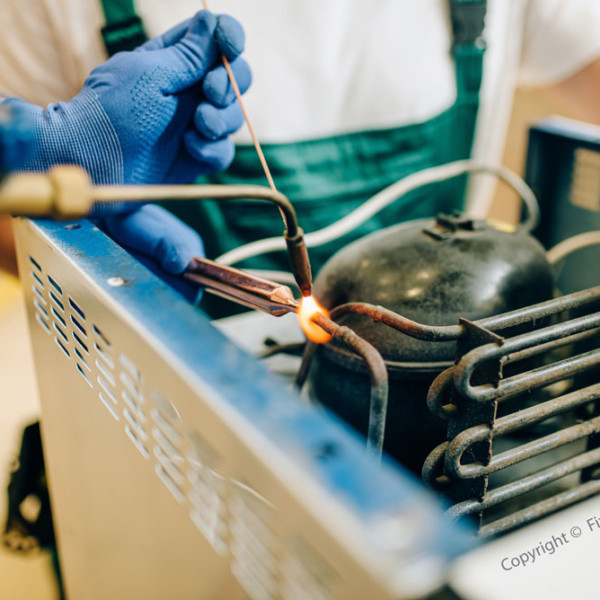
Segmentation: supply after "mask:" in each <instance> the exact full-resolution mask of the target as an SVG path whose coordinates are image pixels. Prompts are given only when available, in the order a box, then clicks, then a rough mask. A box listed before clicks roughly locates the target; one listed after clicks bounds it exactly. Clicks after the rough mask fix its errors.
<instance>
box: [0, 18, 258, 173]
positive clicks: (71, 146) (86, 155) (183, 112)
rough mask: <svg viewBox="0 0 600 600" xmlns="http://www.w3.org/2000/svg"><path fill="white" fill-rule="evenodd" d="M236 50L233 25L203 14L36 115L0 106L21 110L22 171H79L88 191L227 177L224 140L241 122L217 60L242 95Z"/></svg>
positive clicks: (112, 62) (240, 43) (243, 70)
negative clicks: (29, 140) (30, 152)
mask: <svg viewBox="0 0 600 600" xmlns="http://www.w3.org/2000/svg"><path fill="white" fill-rule="evenodd" d="M243 47H244V34H243V30H242V28H241V26H240V25H239V23H238V22H237V21H236V20H235V19H233V18H231V17H228V16H226V15H221V16H219V17H217V16H215V15H213V14H212V13H210V12H208V11H201V12H199V13H198V14H196V15H195V16H194V18H192V19H190V20H189V21H186V22H184V23H181V24H180V25H178V26H176V27H174V28H173V29H171V30H170V31H168V32H167V33H165V34H164V35H162V36H159V37H157V38H154V39H152V40H150V41H149V42H146V43H145V44H143V45H142V46H140V47H139V48H138V49H137V50H135V51H134V52H119V53H118V54H115V55H114V56H113V57H112V58H111V59H109V60H108V61H107V62H106V63H104V64H102V65H100V66H99V67H96V68H95V69H94V70H93V71H92V72H91V73H90V75H89V77H88V78H87V79H86V81H85V83H84V86H83V89H82V90H81V92H80V93H79V94H77V96H75V97H74V98H73V99H72V100H70V101H69V102H59V103H58V104H56V105H52V104H51V105H50V106H48V108H47V109H46V110H43V109H42V108H40V107H37V106H32V105H28V104H25V103H23V102H21V101H20V100H17V99H9V100H6V101H5V103H7V104H8V105H9V106H10V105H11V104H13V105H14V104H15V103H16V104H19V105H20V108H21V112H22V113H24V114H25V116H26V118H27V119H29V120H30V121H31V123H32V124H33V128H34V131H35V143H36V145H37V148H38V152H37V153H36V156H35V157H34V158H33V159H31V160H27V161H25V163H24V164H23V165H22V168H23V169H25V170H36V171H40V170H41V171H43V170H46V169H47V168H48V167H49V166H51V165H53V164H77V165H80V166H82V167H84V168H85V169H86V170H87V171H88V172H89V173H90V176H91V178H92V180H93V181H94V182H95V183H189V182H191V181H193V180H194V179H196V178H197V177H198V176H199V175H202V174H206V173H210V172H214V171H219V170H223V169H225V168H227V167H228V166H229V164H230V163H231V161H232V160H233V154H234V149H233V142H232V141H231V140H230V139H229V138H228V136H229V134H231V133H233V132H234V131H236V130H237V129H238V128H239V127H240V126H241V125H242V123H243V116H242V112H241V109H240V107H239V105H238V103H237V101H236V100H235V96H234V94H233V90H232V89H231V85H230V83H229V80H228V78H227V75H226V72H225V69H224V67H223V66H222V64H221V58H220V57H221V53H223V54H225V56H227V58H228V59H229V60H230V61H231V67H232V69H233V71H234V74H235V76H236V79H237V81H238V84H239V87H240V91H242V92H245V91H246V90H247V89H248V87H249V85H250V82H251V74H250V69H249V67H248V64H247V63H246V62H245V61H244V59H243V58H241V57H239V54H240V53H241V52H242V50H243Z"/></svg>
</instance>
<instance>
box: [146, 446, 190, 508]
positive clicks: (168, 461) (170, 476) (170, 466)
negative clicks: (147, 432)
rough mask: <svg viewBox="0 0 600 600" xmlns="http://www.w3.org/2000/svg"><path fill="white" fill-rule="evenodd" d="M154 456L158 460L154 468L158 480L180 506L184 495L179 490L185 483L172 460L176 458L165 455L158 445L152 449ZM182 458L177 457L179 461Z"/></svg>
mask: <svg viewBox="0 0 600 600" xmlns="http://www.w3.org/2000/svg"><path fill="white" fill-rule="evenodd" d="M153 452H154V456H155V457H156V459H157V460H158V464H157V465H156V467H155V471H156V474H157V475H158V476H159V477H160V480H161V481H162V482H163V483H164V484H165V485H166V486H167V488H168V489H169V491H170V492H171V493H172V494H173V496H175V499H176V500H177V502H179V503H180V504H181V503H183V501H184V500H185V493H184V492H183V490H182V489H181V486H183V485H184V483H185V477H184V476H183V474H182V473H181V471H180V470H179V469H178V468H177V465H176V464H175V463H174V460H177V457H171V456H169V455H167V454H166V453H165V452H164V451H163V450H162V449H161V448H160V446H158V445H155V446H154V448H153ZM182 458H183V457H181V455H179V459H180V461H181V460H182Z"/></svg>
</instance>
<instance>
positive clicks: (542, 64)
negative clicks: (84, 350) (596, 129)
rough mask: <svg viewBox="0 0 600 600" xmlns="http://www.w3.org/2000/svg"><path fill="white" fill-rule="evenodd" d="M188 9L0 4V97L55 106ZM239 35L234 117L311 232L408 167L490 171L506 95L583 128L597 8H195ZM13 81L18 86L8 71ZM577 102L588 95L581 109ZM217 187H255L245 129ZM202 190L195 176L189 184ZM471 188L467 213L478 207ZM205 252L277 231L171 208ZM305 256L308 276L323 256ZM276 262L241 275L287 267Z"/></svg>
mask: <svg viewBox="0 0 600 600" xmlns="http://www.w3.org/2000/svg"><path fill="white" fill-rule="evenodd" d="M197 4H198V3H197V1H192V0H174V1H173V2H169V3H164V2H159V1H156V0H135V2H133V1H131V2H115V1H114V0H102V1H100V0H65V2H63V3H62V4H61V10H60V11H57V10H56V9H55V5H54V3H52V2H51V1H50V0H44V1H40V0H5V1H4V2H3V3H2V6H1V7H0V11H1V13H0V22H1V23H10V24H11V27H9V28H7V30H6V32H4V35H3V36H2V38H1V39H0V57H1V59H2V62H3V65H4V66H3V69H2V73H0V89H3V90H5V91H6V90H8V91H10V92H11V93H14V94H17V95H19V96H21V97H26V98H29V99H30V100H32V101H34V102H36V103H46V102H48V101H53V100H56V99H60V98H69V97H71V96H72V95H73V94H74V93H76V92H77V91H78V89H79V87H80V85H81V82H82V81H83V80H84V78H85V76H86V74H87V72H88V71H89V70H90V69H91V68H93V67H94V66H95V65H97V64H98V63H100V62H102V61H103V60H105V58H106V56H107V53H108V52H111V51H114V50H115V49H118V48H120V47H123V45H126V44H128V43H129V44H135V43H139V41H140V40H141V39H144V37H145V36H146V34H151V35H154V34H157V33H159V32H160V31H162V30H163V29H164V28H165V27H166V26H167V25H169V24H170V23H172V22H173V21H176V20H179V19H182V18H183V17H184V16H186V15H188V14H189V13H190V12H192V11H193V10H195V7H196V6H197ZM209 4H210V8H211V9H212V10H214V11H215V12H225V13H228V14H231V15H233V16H235V17H236V18H237V19H238V20H239V21H240V22H241V23H242V25H243V27H244V29H245V30H246V34H247V39H248V43H247V49H246V53H245V57H246V58H247V60H248V62H249V64H250V65H251V67H252V70H253V73H254V76H255V84H254V85H253V87H252V89H251V90H250V91H249V93H248V94H247V95H246V105H247V111H248V113H249V115H250V117H251V119H252V122H253V126H254V129H255V131H256V133H257V136H258V138H259V139H260V140H261V142H262V146H263V150H264V152H265V155H266V158H267V162H268V164H269V165H270V168H271V171H272V174H273V178H274V181H275V184H276V186H277V187H278V189H280V191H282V192H283V193H285V194H286V195H288V196H289V197H290V199H291V200H292V201H293V203H294V205H295V207H296V210H297V212H298V215H299V222H300V224H301V225H302V227H303V228H304V229H305V230H306V231H307V232H310V231H314V230H317V229H320V228H322V227H324V226H325V225H328V224H330V223H332V222H334V221H335V220H337V219H339V218H340V217H341V216H343V215H344V214H347V213H348V212H349V211H351V210H352V209H353V208H355V207H356V206H358V205H360V204H361V203H362V202H364V201H365V200H366V199H367V198H369V197H370V196H372V195H373V194H374V193H376V192H377V191H379V190H380V189H382V188H383V187H385V186H386V185H388V184H390V183H392V182H394V181H396V180H397V179H399V178H401V177H403V176H405V175H407V174H408V173H411V172H413V171H416V170H419V169H422V168H424V167H428V166H433V165H438V164H441V163H445V162H449V161H452V160H456V159H461V158H466V157H468V156H469V155H471V156H473V157H475V158H479V159H484V160H488V161H492V162H494V161H497V160H498V159H499V157H500V155H501V150H502V144H503V140H504V135H505V130H506V127H507V124H508V119H509V114H510V107H511V102H512V98H513V94H514V91H515V88H516V86H517V85H524V86H530V87H538V88H546V89H547V91H548V93H549V94H552V95H553V96H554V97H557V98H559V99H560V100H564V101H565V102H566V105H567V106H568V107H569V108H570V109H572V110H574V111H575V112H576V114H577V115H578V116H580V117H581V118H583V119H585V120H589V121H593V120H597V119H598V115H597V111H598V110H600V108H599V104H598V102H597V101H595V99H596V98H597V97H598V93H595V94H592V93H588V90H597V88H598V82H599V81H600V76H599V74H598V73H599V70H600V62H598V57H599V56H600V37H598V35H597V31H598V25H599V24H600V3H598V2H596V1H595V0H571V1H569V2H563V1H561V0H488V1H487V2H485V1H482V0H419V1H417V0H414V1H408V0H402V1H400V2H399V1H398V0H375V1H373V2H360V1H358V0H344V1H341V0H304V1H303V2H294V1H292V0H288V1H287V2H286V1H283V2H282V1H281V0H254V2H246V1H245V0H210V3H209ZM23 73H26V74H27V77H23V76H22V75H23ZM590 98H592V100H590ZM234 139H235V141H236V143H237V150H236V156H235V159H234V161H233V163H232V165H231V167H230V168H229V169H228V170H227V171H225V172H222V173H219V174H216V175H212V176H210V177H209V178H208V179H209V180H210V181H212V182H217V183H232V182H233V183H242V182H243V183H259V184H265V183H266V180H265V178H264V174H263V172H262V169H261V167H260V164H259V162H258V160H257V158H256V155H255V152H254V149H253V148H252V146H251V144H250V139H249V134H248V131H247V129H246V128H242V129H241V130H240V132H239V133H238V134H236V136H235V137H234ZM205 180H206V178H205ZM487 184H488V182H487V181H482V182H480V183H477V185H473V186H470V188H469V199H468V207H469V210H470V211H471V212H473V213H474V214H477V215H479V216H481V215H483V214H485V212H486V210H487V207H488V205H489V193H488V191H489V190H488V189H487ZM462 189H463V182H460V181H458V182H456V181H455V182H451V183H448V184H445V185H436V186H431V187H429V188H427V189H424V190H420V191H418V192H414V193H412V194H411V195H409V196H407V197H405V198H403V199H402V200H400V201H398V202H396V203H395V204H394V205H393V206H391V207H389V208H388V209H386V210H384V211H383V212H381V213H380V214H379V215H377V216H375V217H374V218H373V219H371V220H370V221H368V222H367V223H366V224H364V226H362V227H361V228H360V230H358V231H356V232H354V236H356V235H362V234H364V233H367V232H369V231H373V230H377V229H379V228H380V227H382V226H387V225H390V224H393V223H394V222H397V221H401V220H406V219H412V218H418V217H423V216H429V215H432V214H434V213H436V212H438V211H440V210H445V211H448V210H450V209H452V208H454V207H461V206H463V194H462ZM173 210H174V212H175V213H176V214H178V215H180V216H182V218H185V220H186V222H188V223H190V224H192V225H193V226H194V227H195V228H196V229H198V230H199V231H200V232H201V233H202V236H203V238H204V241H205V246H206V250H207V255H208V256H209V257H215V256H218V255H220V254H222V253H223V252H224V251H226V250H229V249H231V248H234V247H237V246H239V245H241V244H243V243H245V242H248V241H252V240H256V239H259V238H262V237H270V236H274V235H279V234H281V229H282V227H281V222H280V220H279V216H278V215H277V212H276V211H272V209H271V207H267V206H264V205H262V204H256V203H253V202H247V203H245V202H243V203H236V204H235V205H233V204H232V205H222V204H221V205H217V204H216V203H215V204H211V203H206V202H202V203H198V204H197V205H196V206H194V207H193V208H190V205H189V204H188V203H186V205H185V207H184V206H183V204H181V205H177V206H176V207H175V208H174V209H173ZM351 238H352V236H346V237H345V238H344V239H342V240H339V241H338V242H337V243H335V244H333V243H332V244H328V245H327V246H324V247H320V248H312V249H311V250H310V256H311V262H312V264H313V270H315V271H316V270H318V267H319V265H320V264H321V263H322V262H323V261H324V260H325V259H326V258H327V257H328V256H329V255H330V254H331V252H332V251H333V250H334V249H335V248H336V247H337V246H338V245H343V244H345V243H347V242H348V241H349V240H350V239H351ZM286 261H287V259H286V257H285V255H284V254H283V253H280V255H279V256H277V255H269V256H265V257H262V258H260V259H257V260H255V261H254V262H253V263H243V264H242V266H245V265H250V264H252V265H253V266H263V267H273V266H287V262H286Z"/></svg>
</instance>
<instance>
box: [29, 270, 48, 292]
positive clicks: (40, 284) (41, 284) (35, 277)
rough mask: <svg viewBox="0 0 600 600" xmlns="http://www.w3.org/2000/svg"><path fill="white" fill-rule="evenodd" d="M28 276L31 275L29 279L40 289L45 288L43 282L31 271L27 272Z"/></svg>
mask: <svg viewBox="0 0 600 600" xmlns="http://www.w3.org/2000/svg"><path fill="white" fill-rule="evenodd" d="M29 274H30V275H31V278H32V279H33V280H34V281H35V282H36V283H37V284H38V285H39V286H40V287H41V288H42V289H44V288H45V287H46V286H45V285H44V282H43V281H42V280H41V279H40V278H39V277H38V276H37V275H36V273H34V272H33V271H29Z"/></svg>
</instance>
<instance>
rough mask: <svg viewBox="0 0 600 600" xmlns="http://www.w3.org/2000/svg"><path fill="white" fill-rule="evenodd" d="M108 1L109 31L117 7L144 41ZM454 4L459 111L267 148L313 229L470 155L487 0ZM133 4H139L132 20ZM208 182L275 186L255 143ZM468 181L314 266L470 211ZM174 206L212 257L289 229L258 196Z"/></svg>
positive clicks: (269, 258)
mask: <svg viewBox="0 0 600 600" xmlns="http://www.w3.org/2000/svg"><path fill="white" fill-rule="evenodd" d="M103 5H104V10H105V14H106V15H107V27H108V28H109V30H110V31H112V32H113V35H114V31H115V30H116V28H115V27H114V23H115V20H114V19H111V18H109V17H111V14H112V12H113V11H112V9H111V6H114V5H118V6H119V18H120V19H121V20H122V21H124V22H125V24H126V27H125V29H126V30H127V29H128V30H129V31H130V33H131V32H132V31H133V35H132V39H135V35H136V29H135V28H136V27H137V26H139V27H141V21H139V19H137V17H136V16H135V13H134V12H133V0H103ZM449 6H450V15H451V21H452V30H453V43H452V47H451V49H450V50H451V52H452V55H453V57H454V62H455V69H456V84H457V97H456V101H455V103H454V104H453V105H452V106H451V107H450V108H448V109H447V110H445V111H444V112H442V113H441V114H439V115H437V116H436V117H434V118H432V119H430V120H428V121H425V122H422V123H415V124H412V125H407V126H402V127H397V128H391V129H384V130H374V131H361V132H357V133H349V134H344V135H337V136H333V137H327V138H321V139H316V140H309V141H304V142H298V143H291V144H263V145H262V147H263V151H264V153H265V156H266V159H267V162H268V164H269V166H270V169H271V172H272V175H273V179H274V180H275V184H276V186H277V189H278V190H279V191H281V192H282V193H284V194H285V195H286V196H288V197H289V198H290V200H291V201H292V202H293V204H294V206H295V208H296V212H297V214H298V221H299V224H300V226H301V227H302V228H303V229H304V231H305V232H306V233H309V232H311V231H316V230H318V229H322V228H323V227H325V226H327V225H329V224H331V223H333V222H334V221H337V220H338V219H339V218H341V217H343V216H344V215H346V214H348V213H349V212H350V211H351V210H353V209H354V208H356V207H357V206H359V205H360V204H362V203H363V202H365V200H367V199H368V198H370V197H371V196H373V195H374V194H375V193H377V192H378V191H380V190H381V189H382V188H384V187H386V186H388V185H390V184H392V183H394V182H395V181H397V180H398V179H400V178H402V177H404V176H405V175H408V174H410V173H413V172H415V171H418V170H421V169H424V168H426V167H431V166H436V165H441V164H444V163H447V162H451V161H454V160H459V159H464V158H468V157H469V156H470V154H471V147H472V143H473V135H474V131H475V122H476V116H477V109H478V104H479V88H480V84H481V76H482V63H483V54H484V51H485V44H484V42H483V39H482V37H481V34H482V31H483V26H484V18H485V11H486V2H485V0H449ZM124 7H129V9H130V12H129V14H127V15H125V18H124V17H123V8H124ZM105 29H106V28H105ZM117 29H118V28H117ZM142 31H143V29H142ZM112 45H113V46H114V40H113V42H112ZM108 47H109V44H108V43H107V48H108ZM398 60H402V57H398ZM203 181H207V182H210V183H219V184H231V183H237V184H242V183H243V184H256V185H267V182H266V179H265V176H264V173H263V171H262V169H261V166H260V163H259V161H258V158H257V156H256V152H255V150H254V147H253V146H251V145H243V146H238V147H237V148H236V156H235V159H234V162H233V164H232V165H231V167H230V168H229V169H228V170H227V171H226V172H223V173H217V174H215V175H211V176H209V177H206V178H204V179H203ZM465 183H466V179H465V178H464V177H463V178H459V179H454V180H452V181H449V182H445V183H441V184H434V185H430V186H427V187H426V188H422V189H419V190H415V191H414V192H412V193H410V194H408V195H406V196H404V197H403V198H401V199H400V200H398V201H397V202H395V203H393V204H392V205H391V206H389V207H388V208H386V209H384V210H383V211H381V212H380V213H378V214H377V215H375V216H374V217H373V218H371V219H370V220H369V221H368V222H366V223H364V224H363V225H362V226H361V227H360V228H359V229H357V230H355V231H354V232H352V233H351V234H348V235H346V236H344V237H343V238H341V239H339V240H336V241H334V242H331V243H329V244H327V245H324V246H320V247H317V248H311V249H310V250H309V255H310V258H311V263H312V267H313V272H317V271H318V269H319V267H320V266H321V265H322V264H323V262H324V261H325V260H326V259H327V258H328V257H329V256H331V254H332V253H333V252H335V250H337V249H338V248H340V247H342V246H344V245H346V244H348V243H349V242H350V241H352V240H353V239H356V238H357V237H360V236H363V235H365V234H367V233H370V232H372V231H377V230H379V229H381V228H382V227H388V226H390V225H393V224H395V223H398V222H401V221H407V220H410V219H416V218H420V217H427V216H432V215H434V214H436V213H438V212H441V211H443V212H448V211H451V210H452V209H456V208H462V207H463V204H464V190H465ZM168 207H169V209H170V210H172V211H173V212H174V213H175V214H177V215H178V216H179V217H181V218H182V219H183V220H184V221H186V222H187V223H189V224H190V225H192V226H193V227H195V228H196V229H197V230H198V231H199V232H200V234H201V235H202V237H203V239H204V243H205V246H206V252H207V256H209V257H211V258H214V257H216V256H219V255H220V254H223V253H224V252H226V251H228V250H230V249H232V248H235V247H238V246H241V245H243V244H246V243H248V242H251V241H255V240H258V239H262V238H265V237H272V236H277V235H280V234H281V233H282V232H283V228H284V227H283V223H282V221H281V217H280V215H279V212H278V211H277V210H276V209H275V208H274V207H273V206H271V205H269V204H265V203H261V202H256V201H243V200H241V201H236V202H232V203H216V202H197V203H194V204H192V203H169V205H168ZM239 266H241V267H253V268H266V269H284V270H288V269H289V263H288V259H287V256H286V255H285V253H284V252H277V253H272V254H267V255H264V256H260V257H256V258H253V259H250V260H248V261H245V262H244V263H242V264H240V265H239Z"/></svg>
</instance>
